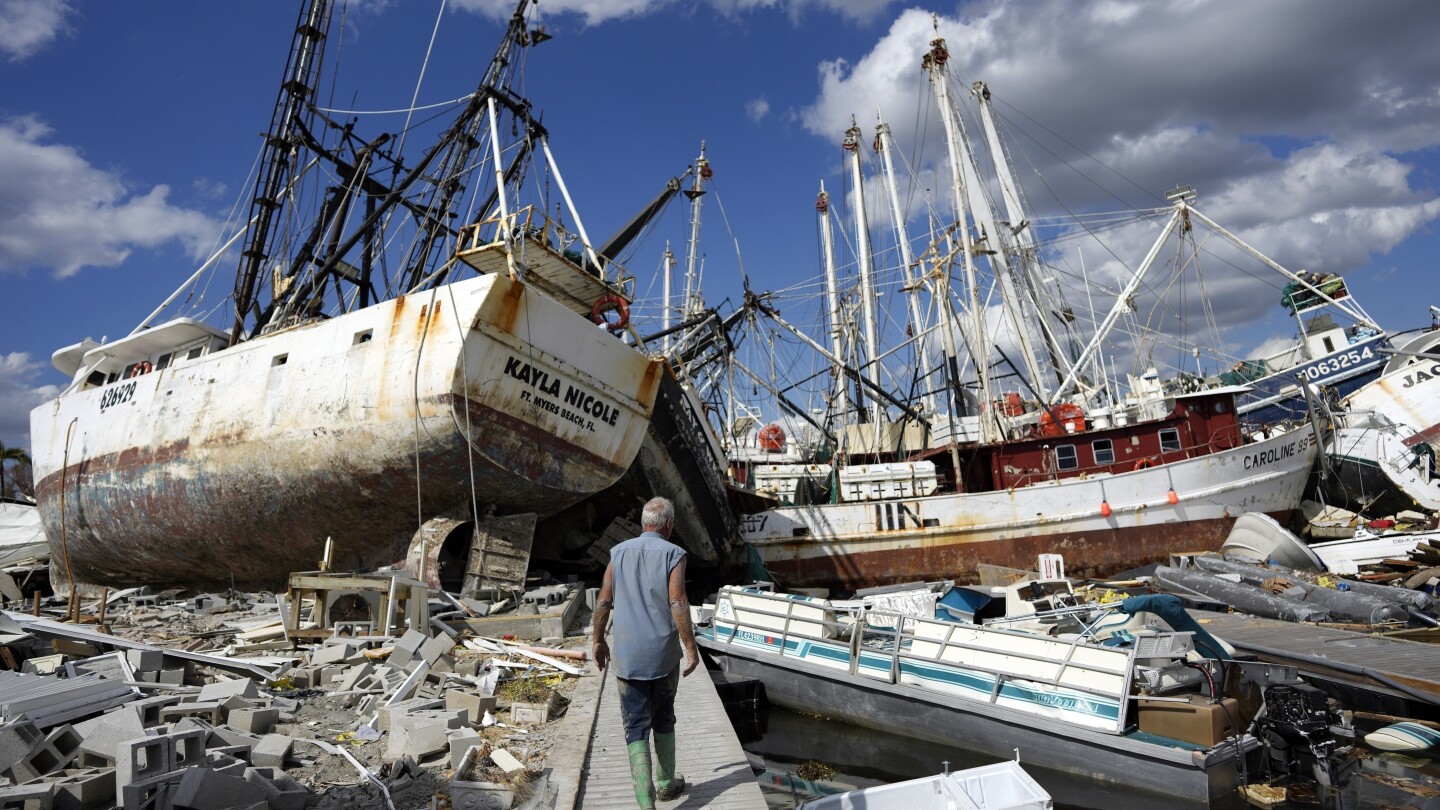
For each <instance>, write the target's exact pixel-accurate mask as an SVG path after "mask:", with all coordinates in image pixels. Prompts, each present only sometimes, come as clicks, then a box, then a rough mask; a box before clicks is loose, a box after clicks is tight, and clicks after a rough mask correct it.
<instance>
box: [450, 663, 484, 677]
mask: <svg viewBox="0 0 1440 810" xmlns="http://www.w3.org/2000/svg"><path fill="white" fill-rule="evenodd" d="M479 673H480V659H478V658H466V659H465V660H463V661H456V662H455V674H456V675H464V676H466V677H467V678H473V677H475V676H476V675H478V674H479Z"/></svg>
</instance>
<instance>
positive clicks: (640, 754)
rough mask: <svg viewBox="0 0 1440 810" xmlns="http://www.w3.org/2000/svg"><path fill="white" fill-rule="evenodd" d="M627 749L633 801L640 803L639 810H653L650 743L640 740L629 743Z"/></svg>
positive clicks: (653, 784)
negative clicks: (633, 788) (633, 789)
mask: <svg viewBox="0 0 1440 810" xmlns="http://www.w3.org/2000/svg"><path fill="white" fill-rule="evenodd" d="M629 749H630V781H631V782H633V783H634V784H635V801H637V802H639V803H640V810H655V783H654V782H652V781H650V743H648V742H646V741H644V740H640V741H639V742H633V743H630V746H629ZM671 750H672V751H673V750H674V749H673V748H672V749H671ZM671 761H672V762H673V761H674V760H671Z"/></svg>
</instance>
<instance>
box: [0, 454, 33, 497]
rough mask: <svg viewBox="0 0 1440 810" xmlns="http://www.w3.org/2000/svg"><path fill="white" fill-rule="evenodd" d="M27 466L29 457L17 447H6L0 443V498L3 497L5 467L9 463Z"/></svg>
mask: <svg viewBox="0 0 1440 810" xmlns="http://www.w3.org/2000/svg"><path fill="white" fill-rule="evenodd" d="M11 461H13V462H15V463H16V464H29V463H30V455H29V454H28V453H26V452H25V451H24V450H22V449H20V448H19V447H6V446H5V443H4V442H0V497H3V496H4V495H5V465H6V464H7V463H9V462H11Z"/></svg>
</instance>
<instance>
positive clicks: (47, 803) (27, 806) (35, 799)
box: [0, 782, 55, 810]
mask: <svg viewBox="0 0 1440 810" xmlns="http://www.w3.org/2000/svg"><path fill="white" fill-rule="evenodd" d="M54 795H55V783H54V782H32V783H30V784H28V785H6V786H4V787H0V808H4V810H12V809H13V810H50V808H51V806H52V804H51V803H52V802H53V801H54Z"/></svg>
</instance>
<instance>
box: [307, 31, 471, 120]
mask: <svg viewBox="0 0 1440 810" xmlns="http://www.w3.org/2000/svg"><path fill="white" fill-rule="evenodd" d="M431 45H434V40H433V39H432V40H431ZM426 61H427V62H428V61H429V56H428V55H427V56H426ZM421 75H422V76H423V75H424V73H423V71H422V73H421ZM415 93H416V95H419V93H420V87H419V85H418V84H417V85H416V87H415ZM474 97H475V94H474V93H466V94H465V95H463V96H461V97H459V98H454V99H450V100H449V101H437V102H435V103H434V104H425V105H421V106H418V107H416V106H411V107H398V108H396V109H393V110H341V109H337V108H334V107H316V108H315V109H316V110H318V111H320V112H323V113H337V114H339V115H399V114H400V113H405V114H406V119H405V124H406V126H405V128H406V129H409V124H410V118H409V116H410V114H412V113H417V112H422V111H424V110H433V109H436V108H439V107H453V106H455V105H456V104H459V103H461V102H464V101H469V100H470V99H472V98H474Z"/></svg>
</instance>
